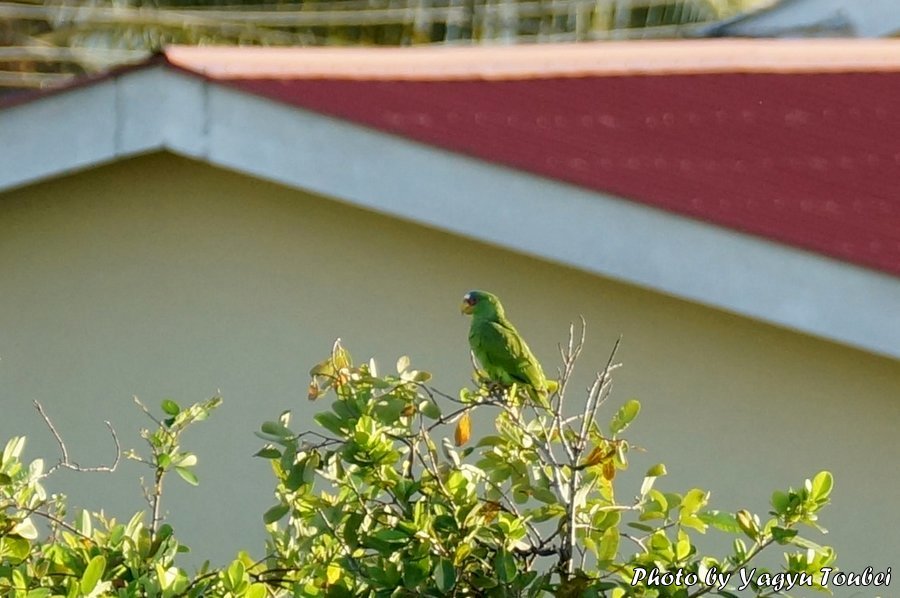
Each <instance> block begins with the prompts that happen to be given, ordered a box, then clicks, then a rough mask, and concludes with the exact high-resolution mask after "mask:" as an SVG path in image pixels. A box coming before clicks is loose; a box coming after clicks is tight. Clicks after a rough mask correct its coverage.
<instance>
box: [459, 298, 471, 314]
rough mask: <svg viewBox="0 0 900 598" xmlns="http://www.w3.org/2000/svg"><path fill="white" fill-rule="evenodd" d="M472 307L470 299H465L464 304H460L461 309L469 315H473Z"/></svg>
mask: <svg viewBox="0 0 900 598" xmlns="http://www.w3.org/2000/svg"><path fill="white" fill-rule="evenodd" d="M472 309H473V307H472V306H471V305H469V302H468V301H463V302H462V305H460V306H459V311H461V312H462V313H464V314H466V315H467V316H470V315H472Z"/></svg>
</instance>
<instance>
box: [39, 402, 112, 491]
mask: <svg viewBox="0 0 900 598" xmlns="http://www.w3.org/2000/svg"><path fill="white" fill-rule="evenodd" d="M34 408H35V409H37V412H38V413H39V414H40V415H41V418H43V420H44V423H45V424H47V427H48V428H50V433H51V434H53V438H55V439H56V443H57V444H58V445H59V452H60V459H59V461H58V462H57V463H56V465H54V466H53V467H51V468H50V469H48V470H47V472H46V473H45V474H44V475H43V477H46V476H48V475H50V474H51V473H53V472H54V471H56V470H57V469H60V468H65V469H71V470H72V471H81V472H98V471H100V472H106V473H112V472H114V471H115V470H116V468H117V467H118V466H119V460H120V459H121V458H122V447H121V445H120V444H119V437H118V436H117V435H116V429H115V428H113V426H112V424H111V423H109V421H104V422H103V423H105V424H106V428H107V429H108V430H109V433H110V435H111V436H112V439H113V443H114V444H115V445H116V458H115V460H114V461H113V463H112V465H96V466H94V467H83V466H81V465H79V464H78V463H75V462H74V461H72V460H71V459H70V458H69V449H68V448H67V447H66V443H65V441H63V439H62V436H60V434H59V431H57V429H56V426H54V425H53V421H52V420H51V419H50V417H49V416H48V415H47V413H46V412H45V411H44V406H43V405H41V404H40V402H38V401H34Z"/></svg>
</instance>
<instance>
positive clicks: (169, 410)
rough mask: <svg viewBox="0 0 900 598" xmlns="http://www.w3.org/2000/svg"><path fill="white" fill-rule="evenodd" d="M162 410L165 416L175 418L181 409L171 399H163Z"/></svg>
mask: <svg viewBox="0 0 900 598" xmlns="http://www.w3.org/2000/svg"><path fill="white" fill-rule="evenodd" d="M161 407H162V410H163V413H165V414H166V415H171V416H172V417H175V416H176V415H178V414H179V413H181V407H179V406H178V403H176V402H175V401H173V400H172V399H163V402H162V405H161Z"/></svg>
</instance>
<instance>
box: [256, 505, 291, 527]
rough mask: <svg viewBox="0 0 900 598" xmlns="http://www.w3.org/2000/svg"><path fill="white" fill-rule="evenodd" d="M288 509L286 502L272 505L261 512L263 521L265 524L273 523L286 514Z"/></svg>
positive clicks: (289, 508)
mask: <svg viewBox="0 0 900 598" xmlns="http://www.w3.org/2000/svg"><path fill="white" fill-rule="evenodd" d="M290 510H291V507H290V505H286V504H280V505H275V506H274V507H271V508H269V509H268V510H267V511H266V512H265V513H264V514H263V522H264V523H266V524H269V523H275V522H276V521H278V520H280V519H281V518H282V517H284V516H285V515H287V513H288V511H290Z"/></svg>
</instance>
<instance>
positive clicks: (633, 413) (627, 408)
mask: <svg viewBox="0 0 900 598" xmlns="http://www.w3.org/2000/svg"><path fill="white" fill-rule="evenodd" d="M640 411H641V404H640V402H638V401H636V400H635V399H630V400H628V401H626V402H625V404H624V405H622V406H621V407H620V408H619V410H618V411H617V412H616V415H615V416H614V417H613V419H612V421H611V422H610V423H609V432H610V434H612V435H613V436H616V435H618V434H620V433H622V432H624V431H625V428H627V427H628V425H629V424H630V423H631V422H632V421H634V418H636V417H637V415H638V413H640Z"/></svg>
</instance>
